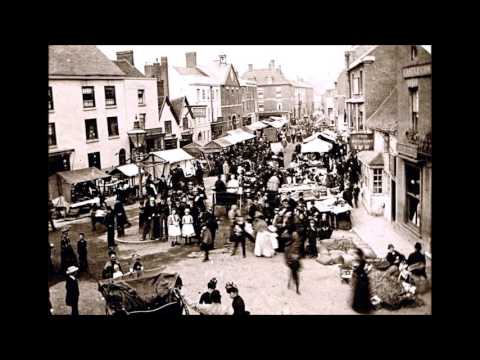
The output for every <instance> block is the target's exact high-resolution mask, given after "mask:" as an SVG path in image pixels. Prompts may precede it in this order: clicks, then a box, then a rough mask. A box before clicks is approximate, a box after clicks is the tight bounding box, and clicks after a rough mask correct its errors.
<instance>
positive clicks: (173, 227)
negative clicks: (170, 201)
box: [167, 208, 182, 246]
mask: <svg viewBox="0 0 480 360" xmlns="http://www.w3.org/2000/svg"><path fill="white" fill-rule="evenodd" d="M167 224H168V238H169V239H170V245H171V246H175V245H176V244H177V243H178V242H179V239H180V236H181V235H182V231H181V230H180V216H178V214H177V210H176V209H175V208H172V213H171V214H170V215H168V218H167Z"/></svg>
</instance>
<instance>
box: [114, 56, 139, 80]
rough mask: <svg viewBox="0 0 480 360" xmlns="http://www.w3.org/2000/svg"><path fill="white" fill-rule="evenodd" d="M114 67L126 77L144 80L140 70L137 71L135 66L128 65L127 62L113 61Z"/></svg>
mask: <svg viewBox="0 0 480 360" xmlns="http://www.w3.org/2000/svg"><path fill="white" fill-rule="evenodd" d="M113 62H114V63H115V65H117V66H118V67H119V68H120V70H122V72H123V73H124V74H125V75H126V76H127V77H134V78H144V77H146V76H145V75H143V74H142V73H141V72H140V70H138V69H137V68H136V67H135V66H133V65H132V64H130V63H129V62H128V61H127V60H124V59H122V60H113Z"/></svg>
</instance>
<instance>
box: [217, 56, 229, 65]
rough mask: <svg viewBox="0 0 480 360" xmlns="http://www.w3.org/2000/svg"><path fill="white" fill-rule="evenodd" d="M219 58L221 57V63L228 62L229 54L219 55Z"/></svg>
mask: <svg viewBox="0 0 480 360" xmlns="http://www.w3.org/2000/svg"><path fill="white" fill-rule="evenodd" d="M218 59H219V62H220V64H226V63H227V55H224V54H222V55H218Z"/></svg>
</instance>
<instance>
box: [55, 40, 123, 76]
mask: <svg viewBox="0 0 480 360" xmlns="http://www.w3.org/2000/svg"><path fill="white" fill-rule="evenodd" d="M48 74H49V75H50V76H59V75H63V76H113V77H119V78H123V77H125V74H124V73H123V71H122V70H120V69H119V68H118V66H116V65H115V64H114V63H113V62H112V61H111V60H110V59H108V58H107V56H106V55H105V54H104V53H102V52H101V51H100V50H99V49H98V48H97V47H96V46H94V45H50V46H49V47H48Z"/></svg>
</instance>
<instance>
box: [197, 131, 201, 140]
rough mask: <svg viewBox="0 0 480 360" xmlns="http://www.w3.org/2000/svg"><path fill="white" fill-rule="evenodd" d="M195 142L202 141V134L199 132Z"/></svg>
mask: <svg viewBox="0 0 480 360" xmlns="http://www.w3.org/2000/svg"><path fill="white" fill-rule="evenodd" d="M197 140H198V141H202V132H199V133H198V137H197Z"/></svg>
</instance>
